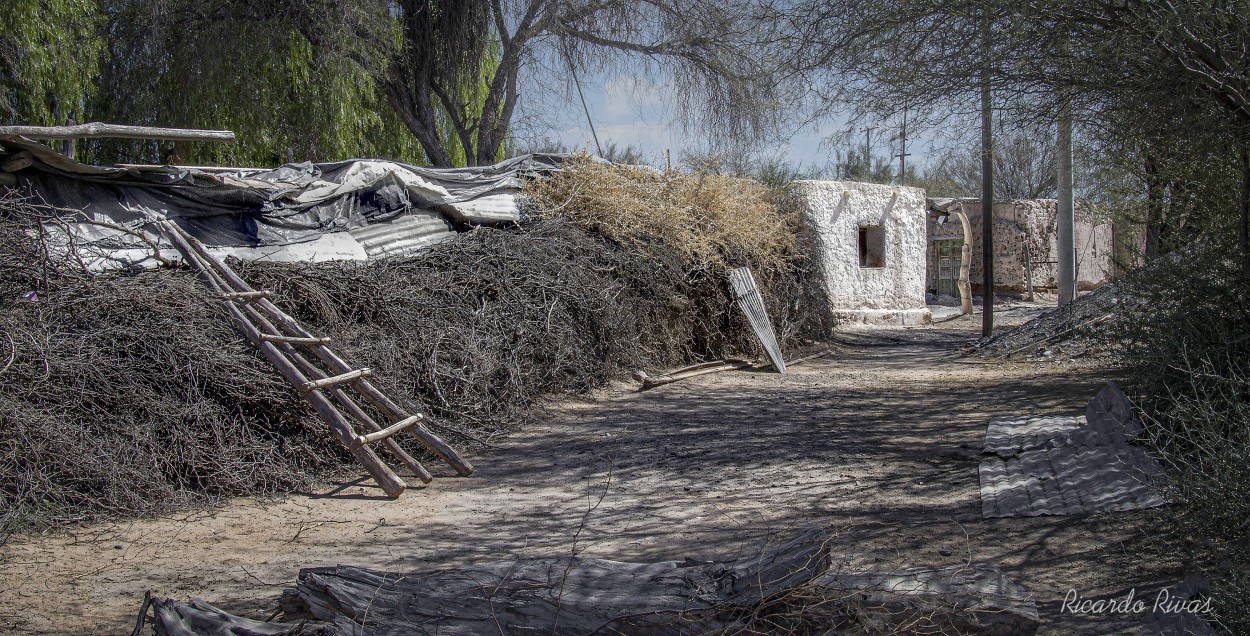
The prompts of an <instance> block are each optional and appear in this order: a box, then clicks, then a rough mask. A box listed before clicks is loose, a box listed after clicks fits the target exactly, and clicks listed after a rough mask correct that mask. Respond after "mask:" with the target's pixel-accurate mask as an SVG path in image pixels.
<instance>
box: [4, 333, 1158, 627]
mask: <svg viewBox="0 0 1250 636" xmlns="http://www.w3.org/2000/svg"><path fill="white" fill-rule="evenodd" d="M961 325H962V327H961ZM974 338H975V334H974V333H973V324H972V321H970V320H968V319H966V318H965V319H962V322H960V321H951V322H950V323H946V324H944V325H943V326H942V328H915V329H875V330H863V331H856V332H850V333H846V334H843V335H841V336H839V338H838V345H837V346H838V353H837V355H835V356H832V357H829V358H826V359H822V360H819V361H813V362H810V363H807V364H805V365H803V366H800V367H796V368H794V369H793V370H792V372H791V373H789V374H787V375H784V376H782V375H777V374H766V373H747V372H737V373H725V374H719V375H713V376H705V377H702V378H697V379H694V380H691V381H686V382H682V383H677V384H673V385H668V386H664V387H660V388H657V389H654V390H652V391H648V392H644V393H638V392H636V391H635V390H634V388H633V386H630V385H624V384H622V385H618V386H613V387H610V388H608V389H606V390H604V391H602V392H601V393H600V394H599V395H597V396H596V397H595V399H594V400H593V401H592V400H581V401H568V402H562V403H560V404H556V405H553V406H551V407H550V409H549V413H548V414H547V416H546V417H544V418H542V420H543V423H542V424H540V425H536V426H532V427H527V428H525V429H524V430H520V431H517V432H516V433H515V434H512V435H510V436H509V437H507V438H506V439H503V440H502V441H500V443H499V444H498V445H497V446H494V447H493V448H491V449H489V450H488V451H486V452H484V453H482V454H480V455H479V456H477V457H474V458H473V461H474V463H475V464H476V465H477V467H478V473H477V474H475V475H474V476H473V477H471V478H467V479H466V478H456V477H452V476H450V475H451V473H450V472H449V471H444V473H443V474H442V475H440V477H439V478H438V479H436V480H435V481H434V483H433V484H431V485H430V486H428V487H424V488H413V489H411V490H410V491H409V492H408V493H407V494H405V495H404V496H403V497H401V498H400V499H398V500H395V501H391V500H387V499H386V498H384V497H381V496H380V493H379V491H377V490H376V489H375V488H372V487H369V486H367V485H364V484H366V482H365V481H363V480H362V481H360V482H356V483H355V484H344V485H341V486H339V487H337V488H335V489H327V491H326V492H318V493H311V494H307V495H299V496H292V497H290V498H287V499H285V500H283V501H279V502H259V501H253V500H239V501H235V502H233V503H231V504H230V505H228V506H225V507H222V508H219V509H214V510H208V511H201V512H195V513H190V514H186V515H182V516H178V517H171V518H163V519H157V520H143V521H135V522H130V523H124V524H115V525H107V526H99V527H91V528H86V529H78V530H76V531H65V532H62V533H55V534H50V535H48V536H42V537H14V538H12V539H11V540H10V541H9V542H8V543H7V545H4V546H3V547H2V548H0V564H3V568H0V631H4V632H12V633H40V634H118V633H129V632H130V630H131V629H132V626H133V621H134V614H135V612H136V611H137V609H138V607H139V603H140V600H141V598H142V596H143V592H144V591H145V590H152V591H153V593H154V594H156V595H158V596H172V597H177V598H182V599H186V598H190V597H199V598H204V599H206V600H208V601H209V602H212V603H214V604H216V605H218V606H219V607H223V608H225V609H227V610H230V611H233V612H235V613H239V614H243V615H248V616H252V617H259V618H265V617H267V616H268V615H270V614H271V613H272V612H273V611H274V610H275V609H276V607H277V605H276V600H277V597H278V595H279V594H280V592H281V589H282V588H283V587H286V586H290V585H292V584H293V583H294V581H295V579H296V574H297V572H298V571H299V569H300V568H302V567H310V566H324V565H335V564H352V565H360V566H367V567H372V568H380V569H388V570H405V569H414V568H430V567H437V566H442V565H449V564H457V563H467V562H473V561H494V560H500V559H506V558H509V557H513V556H535V555H551V554H570V553H578V554H583V555H585V556H596V557H604V558H612V559H618V560H646V561H652V560H661V559H673V558H676V559H680V558H684V557H696V558H727V557H728V558H731V557H733V556H735V555H737V554H739V553H742V552H743V551H748V550H751V549H752V548H754V547H757V546H758V545H759V543H760V541H762V540H764V539H766V538H767V537H769V536H770V535H772V534H775V533H778V532H784V531H789V530H794V529H799V528H806V527H809V526H812V525H819V526H823V527H825V528H828V529H830V530H831V531H832V532H833V533H834V534H835V536H836V539H835V540H834V541H833V544H832V546H833V550H834V553H835V556H836V557H837V558H838V560H839V561H840V563H841V565H842V566H844V567H845V568H847V569H852V570H883V569H894V568H901V567H912V566H941V565H951V564H957V563H961V562H967V561H969V560H978V561H989V562H992V563H995V564H997V565H999V566H1000V567H1002V568H1003V569H1004V570H1006V571H1007V572H1008V573H1009V574H1010V576H1011V577H1013V578H1014V579H1015V580H1016V581H1018V582H1020V583H1022V584H1024V585H1025V586H1026V587H1028V588H1029V589H1030V590H1031V591H1032V592H1033V594H1034V598H1035V599H1036V600H1037V602H1038V604H1039V607H1040V609H1041V613H1042V617H1043V619H1044V621H1045V623H1044V625H1043V628H1042V633H1044V634H1117V633H1123V634H1129V633H1133V634H1136V633H1138V630H1139V629H1140V625H1141V617H1134V616H1130V617H1127V618H1124V617H1120V618H1091V617H1088V616H1074V615H1072V614H1071V613H1061V612H1059V603H1060V601H1061V599H1062V598H1063V596H1064V594H1065V593H1066V592H1067V591H1068V590H1069V589H1075V590H1077V591H1078V592H1079V593H1080V594H1081V595H1082V596H1085V597H1104V598H1105V597H1109V596H1122V595H1123V594H1124V593H1125V592H1126V591H1127V590H1129V589H1131V588H1134V587H1136V588H1137V589H1138V594H1139V595H1140V594H1141V593H1142V591H1143V590H1146V589H1153V588H1156V587H1158V586H1159V585H1161V584H1167V583H1172V582H1174V581H1175V580H1176V577H1177V576H1178V567H1177V564H1175V563H1173V562H1171V561H1170V560H1169V559H1168V558H1167V557H1166V555H1160V554H1156V553H1153V552H1152V551H1151V547H1150V546H1151V545H1153V544H1152V542H1151V541H1150V540H1149V538H1150V536H1151V534H1152V528H1157V527H1159V524H1160V523H1161V522H1160V521H1159V518H1158V515H1157V513H1154V512H1149V511H1146V512H1133V513H1118V514H1112V515H1100V516H1094V517H1085V518H1071V517H1044V518H1032V519H993V520H983V519H981V514H980V511H981V505H980V499H979V494H978V492H979V491H978V480H977V464H978V461H979V457H980V453H979V448H980V446H979V444H980V441H981V438H982V436H983V435H984V430H985V424H986V422H987V420H988V418H989V417H990V416H991V415H996V414H1028V413H1037V414H1060V413H1073V414H1075V413H1078V412H1081V410H1082V408H1083V405H1084V403H1085V402H1086V401H1087V400H1088V399H1089V398H1090V397H1092V396H1093V394H1094V392H1095V391H1096V390H1097V389H1098V388H1099V387H1100V386H1101V384H1102V383H1103V382H1105V381H1106V380H1108V379H1111V378H1112V377H1113V375H1114V374H1113V373H1111V372H1109V371H1107V370H1105V369H1100V368H1097V367H1095V366H1090V365H1086V366H1073V364H1072V363H1070V362H1069V363H1062V364H1060V363H1050V364H1041V365H1039V364H1035V363H1032V364H1026V363H987V362H984V361H979V360H975V359H962V358H958V357H957V356H956V353H957V352H958V351H959V350H960V349H962V348H964V347H966V346H967V345H969V344H970V343H972V342H973V340H974ZM601 495H602V500H601V501H600V496H601Z"/></svg>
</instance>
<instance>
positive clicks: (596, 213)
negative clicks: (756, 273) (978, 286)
mask: <svg viewBox="0 0 1250 636" xmlns="http://www.w3.org/2000/svg"><path fill="white" fill-rule="evenodd" d="M525 192H526V194H528V195H529V196H530V197H531V199H532V200H533V201H534V204H535V206H536V207H537V215H538V216H540V217H548V216H554V215H562V216H567V217H568V218H570V219H572V220H573V221H574V222H575V223H577V224H578V225H579V226H581V227H582V228H585V229H586V230H589V231H592V232H596V233H599V234H601V235H603V236H606V237H608V238H610V239H612V240H613V241H616V242H619V243H623V244H634V245H643V244H650V243H656V242H658V243H663V244H664V245H667V246H668V247H671V248H673V249H675V250H677V251H678V252H680V253H681V254H682V255H683V256H684V258H685V260H686V261H687V262H688V265H689V266H690V267H691V268H692V269H723V268H726V267H741V266H751V267H753V268H756V269H757V270H764V271H779V270H790V269H792V267H793V263H792V262H793V260H794V259H795V258H796V255H797V253H798V246H797V242H796V237H798V236H799V235H800V233H801V231H800V219H799V215H798V212H797V210H796V209H794V208H792V207H787V206H779V205H777V201H776V199H777V193H776V192H775V191H773V190H771V189H769V188H767V187H765V186H764V185H762V184H760V183H758V182H756V181H753V180H751V179H745V178H742V177H736V176H730V175H725V174H720V173H717V172H714V171H711V170H709V169H706V168H704V169H699V170H697V171H695V172H693V173H689V174H688V173H685V172H682V171H680V170H666V171H660V170H655V169H651V168H646V167H640V166H622V165H612V164H604V163H599V162H596V161H594V160H592V159H591V158H590V157H589V156H586V155H581V156H577V157H574V158H573V159H572V160H571V161H569V162H568V163H566V164H565V171H564V172H562V173H558V174H556V175H554V176H552V177H551V178H550V179H544V180H537V181H532V182H530V183H529V184H528V185H527V186H526V189H525Z"/></svg>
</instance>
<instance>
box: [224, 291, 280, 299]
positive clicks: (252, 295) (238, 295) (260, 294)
mask: <svg viewBox="0 0 1250 636" xmlns="http://www.w3.org/2000/svg"><path fill="white" fill-rule="evenodd" d="M221 297H222V298H225V299H226V300H238V301H243V302H247V301H251V300H256V299H259V298H269V292H268V291H265V290H263V289H262V290H260V291H245V292H226V293H224V294H222V295H221Z"/></svg>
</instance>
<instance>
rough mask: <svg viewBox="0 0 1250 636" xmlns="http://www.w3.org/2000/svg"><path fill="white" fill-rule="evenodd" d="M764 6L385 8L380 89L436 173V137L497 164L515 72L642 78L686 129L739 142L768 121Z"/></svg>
mask: <svg viewBox="0 0 1250 636" xmlns="http://www.w3.org/2000/svg"><path fill="white" fill-rule="evenodd" d="M767 4H768V3H758V4H757V3H754V2H751V1H750V0H735V1H732V2H711V1H707V0H656V1H653V2H630V1H627V0H561V1H557V0H514V1H510V0H400V1H398V2H396V3H394V5H392V6H391V7H390V10H391V11H392V13H393V14H394V15H395V16H396V20H397V21H398V23H399V27H400V28H399V33H400V36H399V37H400V44H399V46H398V47H397V48H396V49H395V50H394V52H393V54H392V57H391V59H390V61H389V63H388V64H387V65H386V67H385V71H384V73H383V74H382V75H381V76H380V78H379V81H380V84H381V87H382V89H383V91H384V93H385V95H386V99H387V101H388V102H389V103H390V105H391V106H392V108H393V109H394V111H395V112H396V113H397V114H398V116H399V117H400V118H401V119H402V120H403V122H404V124H405V125H407V127H408V129H409V130H410V131H411V132H412V134H413V136H414V137H415V138H416V139H417V141H418V142H419V143H420V144H421V147H422V149H423V150H424V151H425V155H426V157H428V159H429V161H430V162H431V163H433V164H435V165H452V164H453V163H454V161H453V154H452V153H453V150H452V149H451V148H449V147H448V144H447V143H446V140H445V138H444V135H443V134H442V131H443V130H444V127H447V128H446V129H447V130H449V131H450V133H451V134H452V136H453V138H454V139H455V140H456V142H457V145H458V146H459V147H460V148H462V149H463V150H464V152H465V156H466V160H467V162H468V163H471V164H484V163H490V162H492V161H494V160H495V159H496V158H497V157H498V155H499V152H500V149H501V148H502V146H503V144H504V143H505V141H506V140H507V138H508V134H509V128H510V125H511V123H512V120H513V117H514V115H515V114H516V112H517V106H518V104H519V103H520V99H521V93H522V86H523V85H525V84H524V82H523V80H524V79H525V78H524V73H523V71H527V72H531V73H533V74H535V75H537V74H543V73H545V74H546V75H547V76H548V77H551V76H563V77H569V76H570V75H573V74H575V73H576V72H578V70H579V69H580V70H587V69H593V70H597V71H603V70H606V69H610V68H612V67H614V66H616V67H617V68H619V66H618V65H635V66H642V67H646V68H647V69H648V70H650V71H652V72H655V73H657V74H659V75H662V76H664V77H665V78H666V79H667V80H668V81H669V83H670V85H671V86H672V87H673V88H674V89H675V96H674V99H675V104H677V105H678V106H680V107H681V108H680V111H681V114H682V115H685V116H687V119H688V121H700V120H701V121H705V122H707V121H715V122H716V125H715V127H714V128H711V129H710V130H711V132H714V133H718V134H723V135H729V136H746V135H751V134H753V133H757V132H759V131H760V130H763V129H765V128H766V126H767V124H768V123H769V118H770V117H771V116H775V115H776V114H777V111H778V106H777V104H778V102H777V94H776V93H775V92H773V91H772V90H771V81H772V80H773V78H772V76H771V73H770V70H769V69H768V68H766V66H765V63H766V61H767V60H768V59H769V58H768V56H764V55H760V54H758V50H759V48H760V47H763V46H765V45H766V44H767V43H768V41H769V39H770V38H771V37H772V35H773V32H772V31H771V29H770V28H769V26H768V25H769V24H771V22H770V21H769V19H770V17H771V16H770V11H769V9H768V7H767ZM484 60H490V65H489V68H488V67H487V66H486V65H484V64H483V61H484ZM484 70H487V71H488V72H485V73H483V71H484ZM530 85H532V84H530ZM479 87H480V88H479Z"/></svg>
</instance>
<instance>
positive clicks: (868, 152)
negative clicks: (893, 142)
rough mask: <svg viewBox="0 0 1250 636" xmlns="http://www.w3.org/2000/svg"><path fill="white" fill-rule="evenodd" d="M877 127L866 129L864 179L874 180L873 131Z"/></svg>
mask: <svg viewBox="0 0 1250 636" xmlns="http://www.w3.org/2000/svg"><path fill="white" fill-rule="evenodd" d="M876 129H877V127H876V126H865V127H864V170H865V174H864V179H865V180H867V179H870V178H872V131H874V130H876Z"/></svg>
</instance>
